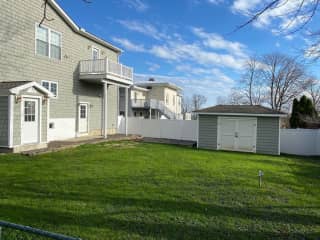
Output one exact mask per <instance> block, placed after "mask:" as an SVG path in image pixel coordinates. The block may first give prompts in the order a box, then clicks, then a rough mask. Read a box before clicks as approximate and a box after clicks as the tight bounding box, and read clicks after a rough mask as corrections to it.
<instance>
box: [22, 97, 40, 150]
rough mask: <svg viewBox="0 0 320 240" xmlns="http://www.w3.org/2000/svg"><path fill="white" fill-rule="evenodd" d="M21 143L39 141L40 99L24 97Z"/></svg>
mask: <svg viewBox="0 0 320 240" xmlns="http://www.w3.org/2000/svg"><path fill="white" fill-rule="evenodd" d="M21 117H22V121H21V125H22V126H21V143H22V144H31V143H38V142H39V128H40V127H39V100H38V99H32V98H23V99H22V116H21Z"/></svg>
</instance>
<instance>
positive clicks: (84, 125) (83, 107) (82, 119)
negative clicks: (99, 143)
mask: <svg viewBox="0 0 320 240" xmlns="http://www.w3.org/2000/svg"><path fill="white" fill-rule="evenodd" d="M79 133H82V134H83V133H88V104H87V103H80V104H79Z"/></svg>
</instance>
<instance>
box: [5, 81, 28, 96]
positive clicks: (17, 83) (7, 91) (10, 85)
mask: <svg viewBox="0 0 320 240" xmlns="http://www.w3.org/2000/svg"><path fill="white" fill-rule="evenodd" d="M30 82H31V81H15V82H0V95H9V94H10V89H12V88H15V87H19V86H22V85H24V84H27V83H30Z"/></svg>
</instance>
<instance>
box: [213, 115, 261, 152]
mask: <svg viewBox="0 0 320 240" xmlns="http://www.w3.org/2000/svg"><path fill="white" fill-rule="evenodd" d="M256 129H257V119H256V118H227V117H220V118H219V119H218V139H217V140H218V149H222V150H233V151H243V152H255V151H256V131H257V130H256Z"/></svg>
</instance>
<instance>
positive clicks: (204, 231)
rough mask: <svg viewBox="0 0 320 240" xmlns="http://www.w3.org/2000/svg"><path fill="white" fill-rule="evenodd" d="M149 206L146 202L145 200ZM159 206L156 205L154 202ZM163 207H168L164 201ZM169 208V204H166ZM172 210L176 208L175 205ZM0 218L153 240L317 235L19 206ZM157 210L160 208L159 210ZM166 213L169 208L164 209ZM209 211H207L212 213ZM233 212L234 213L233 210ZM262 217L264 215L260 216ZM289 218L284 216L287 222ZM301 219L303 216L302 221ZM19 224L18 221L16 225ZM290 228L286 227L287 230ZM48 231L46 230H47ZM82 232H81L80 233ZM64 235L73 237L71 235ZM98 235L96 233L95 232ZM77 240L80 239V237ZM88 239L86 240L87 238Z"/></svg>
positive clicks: (8, 207)
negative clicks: (164, 239) (99, 229)
mask: <svg viewBox="0 0 320 240" xmlns="http://www.w3.org/2000/svg"><path fill="white" fill-rule="evenodd" d="M121 201H125V202H126V203H128V202H135V203H136V201H135V200H130V199H126V200H125V199H122V200H120V202H121ZM147 202H148V203H149V200H147ZM158 203H159V202H158ZM163 204H166V206H167V205H168V202H165V203H163ZM176 204H177V205H179V206H180V208H182V207H184V206H183V205H182V206H181V204H180V203H179V204H178V203H176ZM169 205H170V204H169ZM175 208H176V209H175V211H177V210H179V209H177V208H178V206H176V205H175ZM0 210H1V215H2V216H6V219H8V220H11V219H12V216H11V215H12V213H16V214H17V216H19V217H18V219H17V220H15V221H19V223H22V224H28V225H31V226H33V227H39V223H41V225H42V226H50V225H55V228H59V226H64V227H65V226H73V225H77V226H78V227H80V228H88V227H95V228H101V229H111V230H113V231H124V232H126V233H127V234H139V235H140V236H145V237H146V236H148V237H155V238H158V239H159V238H167V239H306V238H308V239H318V237H319V236H320V233H302V232H298V231H297V230H295V231H290V230H287V231H285V230H283V229H282V230H283V232H281V229H279V228H277V227H276V226H275V229H274V232H270V231H257V229H254V228H253V227H252V229H250V227H246V226H242V227H240V226H238V227H237V226H235V227H234V228H232V229H226V228H225V227H218V226H214V225H213V224H204V225H200V224H196V223H192V222H191V221H189V222H188V223H182V222H181V221H180V222H178V221H173V220H171V222H170V221H169V220H168V221H165V220H161V222H160V221H159V220H158V221H157V220H156V218H153V219H151V220H150V217H148V218H146V219H144V218H143V217H140V218H136V219H135V220H132V219H128V218H127V217H125V218H119V217H118V218H117V217H113V216H112V214H111V215H110V214H94V213H92V214H81V213H79V214H77V215H75V214H72V213H67V212H63V211H57V210H55V211H54V210H44V209H42V210H41V209H38V208H29V207H22V206H11V205H1V207H0ZM159 210H160V209H159ZM168 210H169V209H168ZM212 210H213V209H210V210H209V211H212ZM230 210H231V209H228V210H227V212H226V209H225V208H219V210H218V208H217V209H215V211H219V212H220V214H223V212H226V213H227V214H223V215H226V216H228V215H230V214H228V211H230ZM235 212H237V211H235ZM264 214H266V213H264ZM292 217H295V218H296V217H297V216H292V215H288V219H289V218H292ZM304 217H305V216H303V218H304ZM20 221H21V222H20ZM289 229H290V228H289ZM49 230H50V229H49ZM83 232H85V230H83ZM64 234H71V235H72V234H73V235H74V233H72V232H69V233H64ZM97 236H99V233H97ZM80 237H81V236H80ZM89 239H90V238H89Z"/></svg>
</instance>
